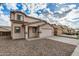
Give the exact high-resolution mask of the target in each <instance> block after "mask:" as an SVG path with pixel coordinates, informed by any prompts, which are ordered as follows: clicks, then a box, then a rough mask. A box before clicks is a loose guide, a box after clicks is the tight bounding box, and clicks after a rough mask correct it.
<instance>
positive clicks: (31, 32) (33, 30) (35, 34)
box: [29, 27, 39, 38]
mask: <svg viewBox="0 0 79 59" xmlns="http://www.w3.org/2000/svg"><path fill="white" fill-rule="evenodd" d="M38 31H39V27H29V38H36V37H39V33H38Z"/></svg>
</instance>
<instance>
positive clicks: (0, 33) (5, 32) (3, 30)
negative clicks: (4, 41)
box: [0, 26, 11, 36]
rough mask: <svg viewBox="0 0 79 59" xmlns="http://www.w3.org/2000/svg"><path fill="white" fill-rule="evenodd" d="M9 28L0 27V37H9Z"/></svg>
mask: <svg viewBox="0 0 79 59" xmlns="http://www.w3.org/2000/svg"><path fill="white" fill-rule="evenodd" d="M10 35H11V27H9V26H0V36H10Z"/></svg>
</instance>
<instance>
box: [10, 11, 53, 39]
mask: <svg viewBox="0 0 79 59" xmlns="http://www.w3.org/2000/svg"><path fill="white" fill-rule="evenodd" d="M10 20H11V37H12V39H22V38H23V39H29V38H44V37H49V36H53V34H54V33H53V31H54V29H53V27H52V26H51V25H50V24H49V23H47V22H46V21H44V20H41V19H38V18H34V17H31V16H27V15H26V14H25V13H23V12H21V11H11V13H10Z"/></svg>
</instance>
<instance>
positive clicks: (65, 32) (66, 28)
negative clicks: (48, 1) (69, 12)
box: [62, 25, 69, 34]
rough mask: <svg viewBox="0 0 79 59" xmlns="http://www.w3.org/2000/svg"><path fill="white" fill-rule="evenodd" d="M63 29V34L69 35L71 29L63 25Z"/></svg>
mask: <svg viewBox="0 0 79 59" xmlns="http://www.w3.org/2000/svg"><path fill="white" fill-rule="evenodd" d="M62 29H63V34H67V33H68V29H69V28H68V27H67V26H65V25H63V26H62Z"/></svg>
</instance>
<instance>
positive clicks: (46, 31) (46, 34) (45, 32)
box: [40, 28, 53, 37]
mask: <svg viewBox="0 0 79 59" xmlns="http://www.w3.org/2000/svg"><path fill="white" fill-rule="evenodd" d="M40 31H41V33H40V37H49V36H52V34H53V33H52V30H51V29H42V28H41V29H40Z"/></svg>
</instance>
